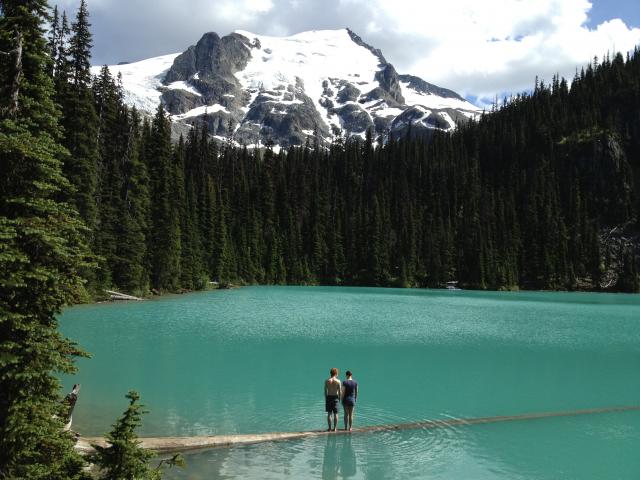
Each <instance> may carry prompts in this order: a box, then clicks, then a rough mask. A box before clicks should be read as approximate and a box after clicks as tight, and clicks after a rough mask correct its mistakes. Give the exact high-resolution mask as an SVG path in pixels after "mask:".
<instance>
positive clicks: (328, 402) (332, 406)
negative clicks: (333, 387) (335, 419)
mask: <svg viewBox="0 0 640 480" xmlns="http://www.w3.org/2000/svg"><path fill="white" fill-rule="evenodd" d="M339 407H340V397H338V396H337V395H328V396H326V397H324V410H325V411H326V412H327V413H338V408H339Z"/></svg>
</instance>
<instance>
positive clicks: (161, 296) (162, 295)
mask: <svg viewBox="0 0 640 480" xmlns="http://www.w3.org/2000/svg"><path fill="white" fill-rule="evenodd" d="M245 287H331V288H378V289H381V290H407V291H412V290H426V291H446V292H486V293H590V294H605V295H607V294H609V295H640V292H622V291H618V290H595V289H590V290H567V289H556V290H550V289H525V288H505V289H499V290H491V289H486V288H485V289H482V288H458V289H448V288H446V287H394V286H379V285H328V284H300V283H292V284H268V283H265V284H261V283H247V284H239V285H233V286H232V287H231V288H204V289H201V290H184V291H181V292H164V293H158V294H151V295H150V296H142V297H140V299H139V300H134V299H130V300H129V299H122V300H112V299H106V300H98V299H94V300H91V301H88V302H80V303H73V304H71V305H67V306H68V307H72V306H77V305H102V304H121V303H122V304H126V303H130V302H138V301H154V300H160V299H164V298H171V297H178V296H181V295H188V294H192V293H203V292H211V291H216V290H237V289H241V288H245Z"/></svg>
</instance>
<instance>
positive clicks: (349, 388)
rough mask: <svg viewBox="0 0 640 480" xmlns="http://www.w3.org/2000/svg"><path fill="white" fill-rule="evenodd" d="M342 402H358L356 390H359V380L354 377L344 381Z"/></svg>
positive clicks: (353, 403) (351, 403)
mask: <svg viewBox="0 0 640 480" xmlns="http://www.w3.org/2000/svg"><path fill="white" fill-rule="evenodd" d="M342 391H343V392H344V393H343V394H342V402H343V403H348V404H349V405H355V404H356V392H357V391H358V382H356V381H355V380H353V379H352V378H348V379H347V380H345V381H344V382H342Z"/></svg>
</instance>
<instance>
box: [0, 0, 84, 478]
mask: <svg viewBox="0 0 640 480" xmlns="http://www.w3.org/2000/svg"><path fill="white" fill-rule="evenodd" d="M47 9H48V7H47V3H46V1H44V0H29V1H21V2H7V1H3V2H0V10H1V13H2V15H0V52H4V53H9V55H2V56H1V58H0V85H2V86H3V88H4V89H5V91H6V92H7V93H8V95H2V96H1V97H0V102H1V105H0V158H2V161H1V162H0V239H1V241H0V392H1V393H0V477H2V478H28V479H74V478H82V477H83V476H84V474H83V472H82V467H83V465H84V462H83V460H82V459H81V458H80V457H79V455H78V454H77V453H75V452H74V450H73V444H74V441H73V439H72V437H71V435H70V434H69V433H66V432H63V430H62V427H63V424H62V408H61V403H60V395H59V391H60V383H59V380H58V378H57V376H56V375H57V374H59V373H60V372H64V373H71V372H73V371H74V365H73V357H74V356H75V355H78V354H81V352H80V351H79V350H78V348H77V346H76V345H75V344H74V343H73V342H71V341H70V340H68V339H66V338H65V337H63V336H62V335H61V334H60V333H59V332H58V331H57V321H56V318H55V315H56V314H57V313H59V312H60V309H61V308H62V306H63V305H65V304H66V303H69V302H72V301H73V300H77V299H78V295H79V294H80V293H81V292H82V290H83V282H82V279H81V277H80V270H81V269H82V268H84V267H86V266H87V263H86V258H87V256H86V254H87V250H86V245H85V243H84V242H83V237H84V236H85V235H86V230H85V229H84V227H83V226H82V224H81V222H80V221H79V219H78V217H77V214H76V213H75V212H74V210H72V209H71V208H70V207H69V206H68V205H67V204H65V203H63V202H61V201H60V200H59V198H60V194H61V192H63V191H65V190H66V189H67V188H68V187H69V184H68V183H67V181H66V180H65V178H64V177H63V176H62V173H61V162H62V161H63V160H64V159H66V158H67V155H68V154H67V152H66V151H65V150H64V149H63V147H62V146H61V144H60V139H61V137H60V130H59V128H58V119H59V112H58V110H57V108H56V106H55V104H54V102H53V85H52V82H51V78H50V77H49V75H48V73H47V72H48V71H49V67H50V65H51V59H50V57H49V56H48V54H47V53H48V52H47V44H46V40H45V38H44V31H43V28H42V27H43V24H44V23H46V22H47V20H48V15H47Z"/></svg>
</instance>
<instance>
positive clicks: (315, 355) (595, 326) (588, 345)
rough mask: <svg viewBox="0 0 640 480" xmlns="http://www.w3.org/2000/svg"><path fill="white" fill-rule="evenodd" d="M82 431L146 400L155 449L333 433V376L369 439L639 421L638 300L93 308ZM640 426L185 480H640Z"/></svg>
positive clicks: (277, 449)
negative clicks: (352, 384)
mask: <svg viewBox="0 0 640 480" xmlns="http://www.w3.org/2000/svg"><path fill="white" fill-rule="evenodd" d="M61 328H62V330H63V331H64V333H65V334H67V335H68V336H70V337H72V338H74V339H76V340H78V341H79V342H80V343H81V345H82V346H83V347H84V348H86V349H87V350H89V351H90V352H92V354H93V358H92V359H90V360H81V361H80V362H79V367H80V372H79V373H78V374H77V375H76V376H75V377H73V378H68V379H65V385H71V384H72V383H73V382H75V381H79V382H80V383H82V391H81V395H80V400H79V402H78V406H77V407H76V412H75V414H74V429H76V430H78V431H80V432H81V433H84V434H89V435H94V434H101V433H104V432H106V431H107V430H108V429H109V426H110V424H111V423H113V420H114V419H115V418H116V416H117V415H118V414H119V413H120V412H121V411H122V410H123V409H124V408H125V406H126V400H125V399H124V394H125V393H126V392H127V391H128V390H130V389H136V390H137V391H138V392H139V393H140V394H141V396H142V400H143V402H144V403H145V404H146V405H147V407H148V409H149V410H150V411H151V413H150V414H149V415H147V416H146V417H145V419H144V425H143V428H142V429H141V434H143V435H148V436H161V435H202V434H222V433H256V432H268V431H293V430H306V429H317V428H322V427H323V426H324V425H325V423H324V422H325V419H324V414H323V407H324V402H323V397H322V382H323V380H324V378H325V377H326V374H327V373H328V369H329V368H330V367H332V366H336V367H338V368H340V369H341V370H342V371H344V370H346V369H351V370H353V372H354V377H355V378H356V379H357V380H358V381H359V383H360V386H361V396H360V401H359V404H358V406H357V409H356V422H357V423H358V424H360V425H373V424H382V423H399V422H411V421H418V420H423V419H447V418H468V417H477V416H483V417H484V416H493V415H510V414H519V413H526V412H544V411H560V410H572V409H583V408H595V407H608V406H615V405H636V404H640V368H639V367H640V297H638V296H631V295H603V294H586V293H539V292H533V293H488V292H467V291H435V290H393V289H375V288H329V287H326V288H325V287H251V288H242V289H238V290H231V291H213V292H206V293H198V294H190V295H184V296H176V297H166V298H162V299H159V300H154V301H148V302H135V303H133V302H132V303H124V304H104V305H92V306H79V307H74V308H70V309H68V310H66V311H65V312H64V314H63V315H62V317H61ZM639 440H640V412H627V413H612V414H603V415H593V416H585V417H574V418H551V419H545V420H535V421H524V422H514V423H508V424H493V425H477V426H467V427H464V426H460V427H455V428H453V427H447V428H442V429H436V430H417V431H404V432H384V433H371V434H353V435H351V436H350V437H349V436H343V435H339V436H331V438H325V437H322V438H316V439H307V440H300V441H288V442H281V443H272V444H263V445H254V446H245V447H235V448H230V449H221V450H215V451H212V452H206V453H202V454H198V455H190V456H189V457H188V459H187V460H188V464H189V467H188V468H187V469H186V470H185V471H182V472H180V471H178V472H176V473H175V477H176V478H283V477H290V478H301V477H308V478H347V477H349V478H350V477H353V478H370V479H378V478H380V479H382V478H447V479H450V478H461V479H462V478H464V479H469V478H471V479H485V478H486V479H521V478H522V479H538V478H539V479H547V478H548V479H555V478H576V479H601V478H617V479H627V478H628V479H632V478H633V479H636V478H638V477H639V476H640V461H639V460H638V459H637V457H640V455H637V446H638V445H639V444H640V442H639Z"/></svg>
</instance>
